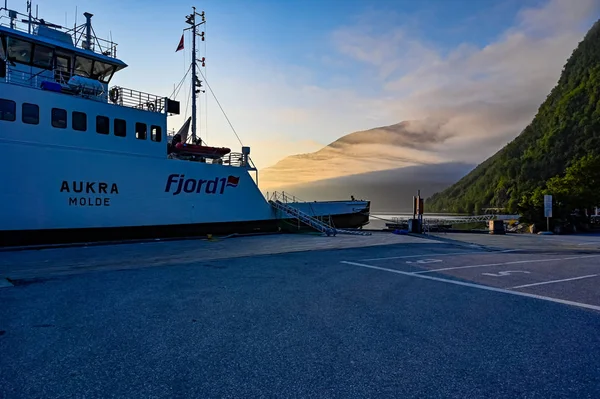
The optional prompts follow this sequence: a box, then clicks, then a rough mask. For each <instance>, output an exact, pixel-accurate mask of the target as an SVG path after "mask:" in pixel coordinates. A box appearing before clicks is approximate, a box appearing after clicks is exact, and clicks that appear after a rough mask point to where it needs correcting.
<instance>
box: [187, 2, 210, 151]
mask: <svg viewBox="0 0 600 399" xmlns="http://www.w3.org/2000/svg"><path fill="white" fill-rule="evenodd" d="M192 9H193V12H192V13H191V14H190V15H188V16H187V17H186V18H187V19H186V21H185V22H186V23H188V24H189V25H192V26H191V27H190V28H187V29H191V30H192V142H193V143H194V144H195V143H196V96H197V94H198V93H200V91H201V90H200V89H198V87H202V82H201V81H200V80H199V79H198V75H197V74H196V68H197V65H196V35H198V27H199V26H200V25H203V24H204V23H206V19H205V16H204V11H202V12H201V13H200V14H198V13H197V12H196V7H192ZM197 16H198V17H200V18H201V21H200V22H198V23H196V17H197ZM198 36H200V37H201V38H202V41H204V32H202V33H201V34H200V35H198ZM201 61H202V66H204V65H205V64H204V62H205V58H204V57H202V59H201Z"/></svg>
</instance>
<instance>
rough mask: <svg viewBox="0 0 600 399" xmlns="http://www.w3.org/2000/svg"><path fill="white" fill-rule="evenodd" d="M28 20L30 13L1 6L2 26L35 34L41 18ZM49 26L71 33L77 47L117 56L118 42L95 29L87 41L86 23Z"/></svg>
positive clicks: (41, 23)
mask: <svg viewBox="0 0 600 399" xmlns="http://www.w3.org/2000/svg"><path fill="white" fill-rule="evenodd" d="M11 16H12V18H11ZM28 21H29V15H27V14H23V13H20V12H17V11H12V10H9V9H7V8H4V7H2V8H0V26H5V27H7V28H11V29H14V30H16V31H19V32H24V33H31V34H34V33H35V32H36V30H37V29H38V28H37V27H38V26H39V25H43V22H42V20H41V19H36V18H35V17H33V16H32V17H31V22H32V23H31V25H29V22H28ZM30 26H31V27H30ZM48 26H51V27H52V29H55V30H58V31H60V32H63V33H66V34H68V35H70V36H71V41H72V42H73V46H75V47H76V48H81V49H84V50H91V51H93V52H94V53H96V54H102V55H105V56H107V57H112V58H117V43H115V42H113V41H112V40H105V39H101V38H99V37H97V36H96V35H95V34H94V33H93V29H92V35H91V39H92V42H91V43H89V44H88V43H87V42H86V40H85V38H86V34H85V24H82V25H79V26H75V27H74V28H70V29H68V28H65V27H63V26H59V25H55V24H48Z"/></svg>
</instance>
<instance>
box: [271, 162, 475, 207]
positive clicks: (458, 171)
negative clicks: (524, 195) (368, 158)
mask: <svg viewBox="0 0 600 399" xmlns="http://www.w3.org/2000/svg"><path fill="white" fill-rule="evenodd" d="M473 167H474V165H469V164H463V163H443V164H436V165H418V166H408V167H404V168H396V169H390V170H384V171H376V172H369V173H360V174H355V175H351V176H344V177H337V178H333V179H325V180H319V181H316V182H311V183H305V184H297V185H291V186H286V187H281V190H282V191H286V192H289V193H290V194H293V195H295V196H297V197H298V198H301V199H303V200H305V201H314V200H320V201H326V200H342V199H350V196H351V195H353V196H354V197H355V198H356V199H368V200H371V209H372V211H375V212H379V213H385V212H411V211H412V196H413V195H416V193H417V190H421V195H422V196H428V195H431V194H433V193H435V192H436V191H438V190H443V189H444V188H446V187H448V186H449V185H450V184H452V182H454V181H456V180H457V179H460V178H461V177H462V176H464V175H465V174H467V173H468V172H469V171H471V170H473Z"/></svg>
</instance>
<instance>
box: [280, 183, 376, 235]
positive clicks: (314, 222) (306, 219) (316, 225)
mask: <svg viewBox="0 0 600 399" xmlns="http://www.w3.org/2000/svg"><path fill="white" fill-rule="evenodd" d="M289 199H290V197H288V196H287V195H286V194H285V193H283V192H278V191H276V192H274V193H273V195H272V196H271V199H269V203H270V204H271V206H272V207H273V208H275V209H276V210H278V211H280V212H283V213H284V214H287V215H289V216H290V217H293V218H295V219H297V220H298V221H300V222H302V223H304V224H305V225H307V226H309V227H311V228H313V229H315V230H317V231H320V232H321V233H324V234H327V236H335V235H336V234H349V235H357V236H370V235H371V233H369V232H366V231H355V230H346V229H336V228H335V227H333V226H331V225H330V224H327V223H325V222H323V221H321V220H319V219H317V218H315V217H313V216H310V215H308V214H307V213H304V212H302V211H300V210H299V209H297V208H294V207H293V206H292V205H289V204H288V202H290V201H289ZM294 199H295V198H294Z"/></svg>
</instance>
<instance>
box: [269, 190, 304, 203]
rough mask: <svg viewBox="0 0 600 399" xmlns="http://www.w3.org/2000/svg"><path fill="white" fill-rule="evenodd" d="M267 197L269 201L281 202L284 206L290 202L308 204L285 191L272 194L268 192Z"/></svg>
mask: <svg viewBox="0 0 600 399" xmlns="http://www.w3.org/2000/svg"><path fill="white" fill-rule="evenodd" d="M266 197H267V199H268V200H269V201H281V202H283V203H284V204H287V203H289V202H308V201H305V200H303V199H300V198H298V197H296V196H295V195H293V194H290V193H286V192H285V191H273V192H272V193H270V194H269V192H267V195H266Z"/></svg>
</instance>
